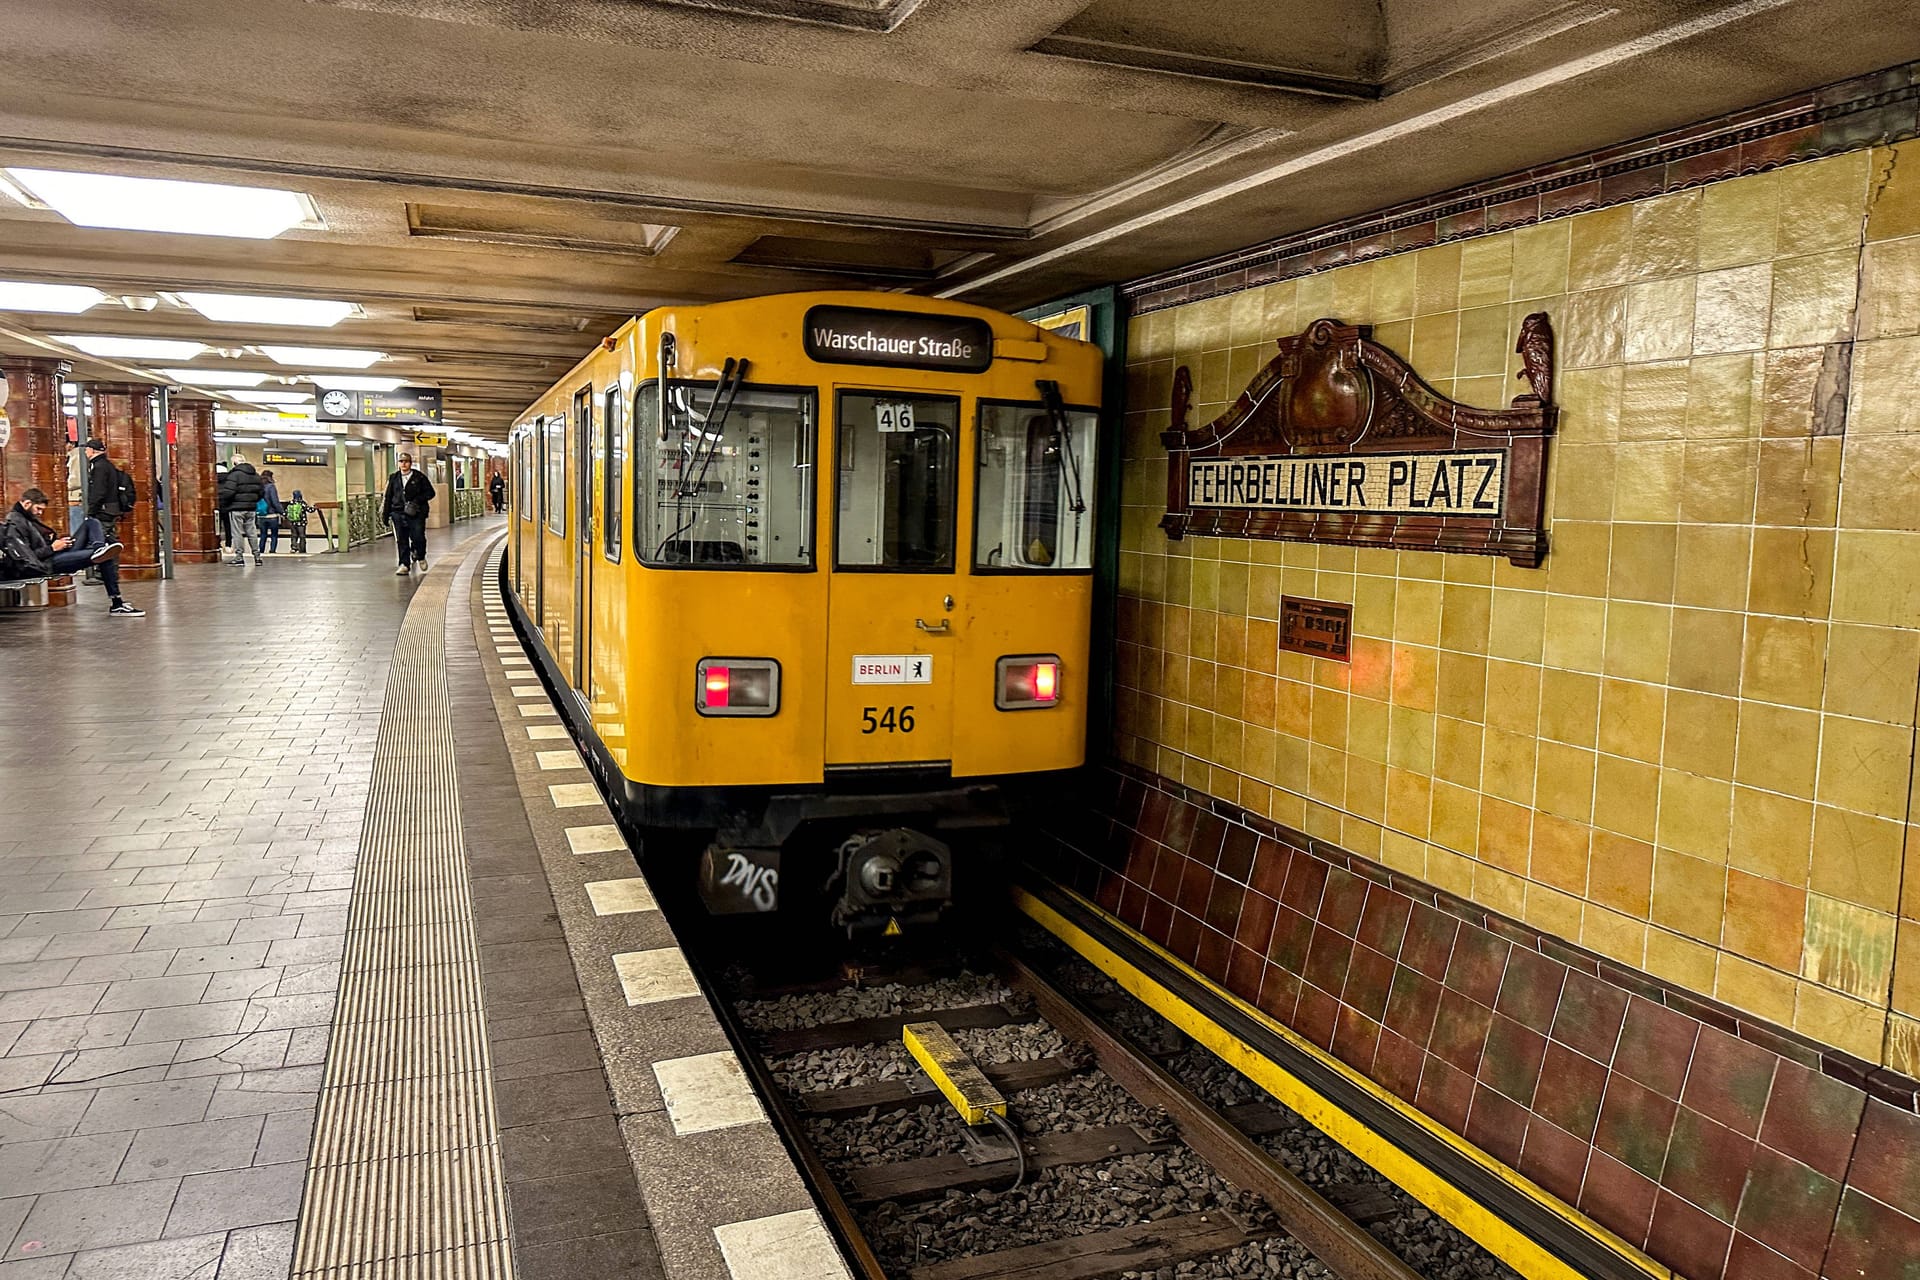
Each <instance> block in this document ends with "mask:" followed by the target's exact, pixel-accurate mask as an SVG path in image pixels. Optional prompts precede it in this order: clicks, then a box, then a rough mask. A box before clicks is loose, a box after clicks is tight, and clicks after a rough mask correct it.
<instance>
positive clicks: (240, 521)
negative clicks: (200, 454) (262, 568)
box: [219, 453, 267, 564]
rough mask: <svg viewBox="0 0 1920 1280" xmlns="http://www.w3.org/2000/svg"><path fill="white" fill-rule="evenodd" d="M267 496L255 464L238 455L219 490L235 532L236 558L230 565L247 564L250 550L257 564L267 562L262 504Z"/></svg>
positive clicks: (224, 509) (234, 555)
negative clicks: (254, 466)
mask: <svg viewBox="0 0 1920 1280" xmlns="http://www.w3.org/2000/svg"><path fill="white" fill-rule="evenodd" d="M266 494H267V487H266V485H265V484H264V483H263V482H262V481H261V479H260V473H259V472H258V471H255V470H254V469H253V464H252V463H251V462H248V461H247V460H246V459H245V458H243V457H241V456H240V455H239V454H237V453H236V454H234V455H233V457H232V458H231V459H229V460H228V462H227V471H226V474H225V475H223V476H221V477H220V489H219V501H220V514H221V515H222V516H224V517H225V518H226V521H227V524H228V525H229V526H230V527H231V528H232V529H233V559H231V560H229V561H227V563H228V564H245V563H246V562H247V551H248V549H249V548H251V549H252V551H253V562H254V563H255V564H265V563H266V562H267V561H266V557H265V556H263V555H261V546H260V503H261V501H262V499H264V498H265V497H266Z"/></svg>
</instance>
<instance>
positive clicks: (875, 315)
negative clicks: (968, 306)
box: [801, 307, 993, 373]
mask: <svg viewBox="0 0 1920 1280" xmlns="http://www.w3.org/2000/svg"><path fill="white" fill-rule="evenodd" d="M801 345H802V346H803V347H804V348H805V350H806V353H807V356H808V357H809V358H810V359H813V360H820V361H824V362H826V363H828V364H877V365H886V366H888V367H890V368H896V369H939V370H945V371H949V372H954V373H984V372H985V371H986V370H987V369H988V368H989V367H990V366H991V365H992V364H993V329H992V327H991V326H989V325H988V324H987V322H986V321H984V320H978V319H975V318H974V317H972V316H940V315H927V314H924V313H922V312H917V311H881V310H878V309H876V308H870V307H810V308H808V310H807V316H806V320H805V322H804V332H803V333H802V334H801Z"/></svg>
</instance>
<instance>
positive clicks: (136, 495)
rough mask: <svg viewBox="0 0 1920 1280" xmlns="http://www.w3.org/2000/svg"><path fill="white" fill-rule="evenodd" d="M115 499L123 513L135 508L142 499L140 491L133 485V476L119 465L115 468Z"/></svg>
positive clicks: (116, 504)
mask: <svg viewBox="0 0 1920 1280" xmlns="http://www.w3.org/2000/svg"><path fill="white" fill-rule="evenodd" d="M113 501H114V505H115V506H117V507H119V508H120V511H121V513H122V514H125V513H126V512H129V511H131V510H133V507H134V504H135V503H137V502H139V501H140V491H139V490H138V489H136V488H134V487H133V477H132V476H130V475H128V474H127V473H126V472H125V471H122V470H121V469H120V468H119V467H115V468H114V469H113Z"/></svg>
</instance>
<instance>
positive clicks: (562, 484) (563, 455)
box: [540, 413, 567, 533]
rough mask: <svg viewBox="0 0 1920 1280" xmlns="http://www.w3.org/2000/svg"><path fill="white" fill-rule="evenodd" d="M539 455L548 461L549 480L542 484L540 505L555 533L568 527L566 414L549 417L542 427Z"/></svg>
mask: <svg viewBox="0 0 1920 1280" xmlns="http://www.w3.org/2000/svg"><path fill="white" fill-rule="evenodd" d="M540 456H541V458H543V459H544V460H545V461H546V464H547V476H546V482H545V483H544V484H542V485H541V486H540V506H541V508H542V509H543V510H544V511H545V512H546V516H547V528H548V529H549V530H551V531H552V532H554V533H565V532H566V531H567V415H566V414H564V413H556V414H553V415H552V416H550V417H548V418H547V419H546V421H545V422H544V423H542V425H541V429H540Z"/></svg>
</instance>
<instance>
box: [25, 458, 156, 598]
mask: <svg viewBox="0 0 1920 1280" xmlns="http://www.w3.org/2000/svg"><path fill="white" fill-rule="evenodd" d="M46 514H47V495H46V494H45V493H42V492H41V491H40V490H38V489H29V490H27V491H26V492H25V493H23V494H21V495H20V501H18V502H16V503H14V504H13V510H11V511H9V512H7V518H6V522H5V524H3V525H0V565H3V566H4V570H3V571H0V576H11V577H27V576H31V577H52V576H53V575H55V574H63V573H78V572H79V571H80V570H82V569H85V568H87V567H89V566H92V567H93V568H97V569H98V570H100V582H101V585H103V586H105V587H106V589H107V598H108V599H109V600H110V601H111V602H112V603H111V604H109V605H108V607H107V612H108V613H110V614H112V615H113V616H114V617H116V618H144V617H146V612H145V611H144V610H141V609H136V608H134V607H133V606H132V605H130V604H128V603H127V602H126V601H125V600H123V599H121V598H120V565H119V564H118V563H117V560H118V557H119V555H120V551H121V547H120V544H119V543H117V542H113V541H111V540H109V539H108V538H107V537H106V535H105V534H104V533H103V532H102V530H101V528H100V522H99V521H98V520H95V519H93V518H91V517H89V518H88V519H86V520H83V521H81V522H80V530H79V532H78V533H77V534H76V535H75V536H73V537H71V538H64V537H61V536H59V535H57V534H55V533H54V531H53V530H52V529H49V528H48V527H47V526H46V524H45V523H44V522H43V520H42V517H44V516H45V515H46Z"/></svg>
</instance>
